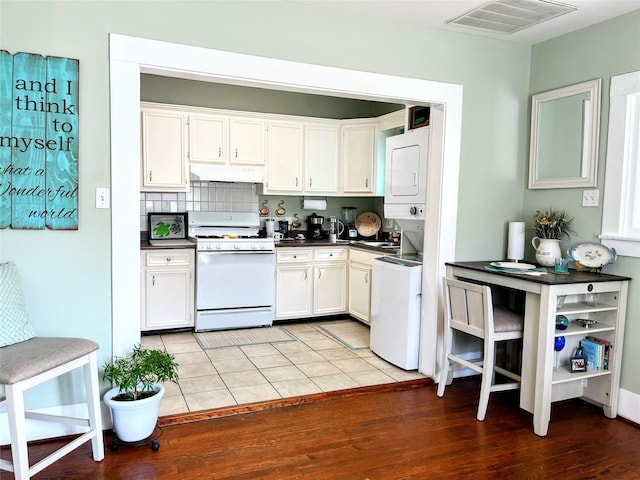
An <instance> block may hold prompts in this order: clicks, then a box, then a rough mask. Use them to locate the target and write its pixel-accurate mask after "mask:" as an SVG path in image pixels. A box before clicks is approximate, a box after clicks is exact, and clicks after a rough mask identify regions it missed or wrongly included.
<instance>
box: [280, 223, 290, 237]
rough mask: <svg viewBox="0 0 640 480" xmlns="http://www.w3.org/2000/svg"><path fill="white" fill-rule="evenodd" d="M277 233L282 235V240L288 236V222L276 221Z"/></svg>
mask: <svg viewBox="0 0 640 480" xmlns="http://www.w3.org/2000/svg"><path fill="white" fill-rule="evenodd" d="M278 232H280V233H281V234H282V237H283V238H287V237H288V236H289V220H278Z"/></svg>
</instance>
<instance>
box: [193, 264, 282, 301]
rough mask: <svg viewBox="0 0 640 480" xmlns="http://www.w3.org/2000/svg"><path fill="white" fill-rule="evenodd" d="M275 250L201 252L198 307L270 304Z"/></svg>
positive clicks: (197, 287) (198, 269)
mask: <svg viewBox="0 0 640 480" xmlns="http://www.w3.org/2000/svg"><path fill="white" fill-rule="evenodd" d="M274 262H275V255H274V252H198V261H197V266H196V310H219V309H229V308H250V307H271V306H273V301H274V277H275V264H274Z"/></svg>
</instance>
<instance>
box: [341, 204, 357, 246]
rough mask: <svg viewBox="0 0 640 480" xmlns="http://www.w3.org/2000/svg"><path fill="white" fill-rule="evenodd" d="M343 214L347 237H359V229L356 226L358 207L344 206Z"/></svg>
mask: <svg viewBox="0 0 640 480" xmlns="http://www.w3.org/2000/svg"><path fill="white" fill-rule="evenodd" d="M342 216H343V218H344V225H345V227H344V230H345V237H346V238H348V239H349V240H351V239H356V238H358V229H357V228H356V217H357V216H358V209H357V208H356V207H342Z"/></svg>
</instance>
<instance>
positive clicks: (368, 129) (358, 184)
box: [342, 124, 375, 193]
mask: <svg viewBox="0 0 640 480" xmlns="http://www.w3.org/2000/svg"><path fill="white" fill-rule="evenodd" d="M374 139H375V125H372V124H366V125H345V126H343V127H342V191H343V192H344V193H373V191H374V181H375V178H374V172H375V171H374V165H375V158H374V153H375V143H374Z"/></svg>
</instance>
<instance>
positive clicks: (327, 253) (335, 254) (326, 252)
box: [314, 248, 347, 262]
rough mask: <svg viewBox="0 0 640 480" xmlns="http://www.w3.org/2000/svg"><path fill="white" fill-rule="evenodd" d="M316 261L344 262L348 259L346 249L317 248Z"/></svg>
mask: <svg viewBox="0 0 640 480" xmlns="http://www.w3.org/2000/svg"><path fill="white" fill-rule="evenodd" d="M314 259H315V260H316V261H317V262H333V261H344V260H346V259H347V249H346V248H316V249H315V252H314Z"/></svg>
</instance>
